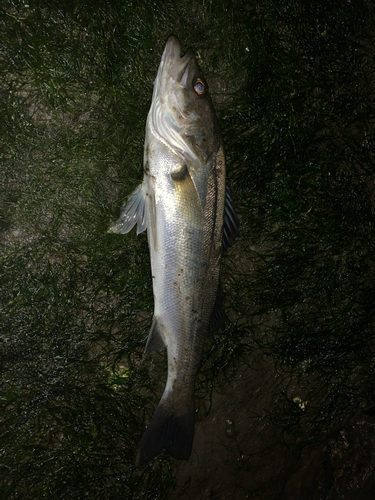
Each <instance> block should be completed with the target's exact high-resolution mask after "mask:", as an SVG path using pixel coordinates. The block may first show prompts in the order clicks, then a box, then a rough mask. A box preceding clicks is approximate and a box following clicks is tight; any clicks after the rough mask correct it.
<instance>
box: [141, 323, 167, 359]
mask: <svg viewBox="0 0 375 500" xmlns="http://www.w3.org/2000/svg"><path fill="white" fill-rule="evenodd" d="M158 320H159V318H158V317H157V316H154V317H153V319H152V325H151V328H150V333H149V334H148V339H147V343H146V347H145V352H144V354H143V357H144V358H145V357H146V356H147V354H148V353H149V352H151V351H162V350H163V349H165V347H166V346H165V342H164V339H163V337H162V335H161V333H160V328H159V325H158Z"/></svg>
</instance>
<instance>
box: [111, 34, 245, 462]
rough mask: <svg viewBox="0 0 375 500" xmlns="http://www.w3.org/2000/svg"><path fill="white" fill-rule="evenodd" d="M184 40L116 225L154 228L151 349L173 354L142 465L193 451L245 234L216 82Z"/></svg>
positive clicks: (158, 92) (153, 111)
mask: <svg viewBox="0 0 375 500" xmlns="http://www.w3.org/2000/svg"><path fill="white" fill-rule="evenodd" d="M180 49H181V47H180V42H179V40H178V39H177V38H176V37H174V36H171V37H170V38H169V39H168V41H167V43H166V46H165V49H164V52H163V55H162V59H161V62H160V66H159V69H158V74H157V78H156V80H155V84H154V92H153V98H152V103H151V107H150V111H149V114H148V118H147V124H146V138H145V148H144V178H143V182H142V184H141V185H140V186H138V188H137V189H136V190H135V191H134V192H133V193H132V194H131V195H130V197H129V199H128V200H127V203H126V204H125V206H124V208H123V211H122V214H121V216H120V218H119V220H118V221H117V222H116V223H114V224H113V225H112V227H111V229H110V231H112V232H117V233H123V234H125V233H127V232H129V231H130V230H131V229H132V227H134V225H135V224H137V232H138V233H140V232H142V231H144V230H145V229H147V237H148V244H149V250H150V258H151V272H152V281H153V291H154V316H153V321H152V326H151V329H150V333H149V337H148V340H147V344H146V349H145V355H147V354H148V353H149V352H150V351H151V350H162V349H164V348H166V349H167V355H168V376H167V383H166V386H165V390H164V393H163V395H162V398H161V400H160V402H159V404H158V407H157V408H156V411H155V413H154V415H153V417H152V418H151V420H150V422H149V424H148V426H147V428H146V430H145V433H144V434H143V437H142V439H141V442H140V446H139V449H138V452H137V456H136V464H137V465H142V464H145V463H147V462H148V461H149V460H151V459H152V458H154V457H155V456H156V455H158V454H159V453H160V452H161V451H162V450H163V449H166V450H167V451H168V452H169V453H170V454H171V455H172V456H173V457H174V458H177V459H180V460H182V459H185V460H187V459H188V458H189V457H190V454H191V449H192V444H193V438H194V412H195V410H194V384H195V378H196V375H197V372H198V369H199V365H200V362H201V358H202V352H203V345H204V341H205V339H206V337H207V333H208V332H209V331H212V330H215V329H216V328H217V327H218V326H220V324H221V322H222V319H223V317H224V309H223V305H224V301H223V295H222V292H221V287H220V284H219V268H220V259H221V256H222V253H223V248H226V247H227V246H228V245H229V244H230V243H231V242H232V241H233V240H234V238H236V237H237V236H238V235H239V230H238V226H239V223H238V219H237V216H236V214H235V212H234V204H233V202H232V200H231V198H230V196H229V192H228V191H227V190H226V187H225V158H224V149H223V144H222V138H221V134H220V129H219V126H218V122H217V119H216V116H215V111H214V108H213V105H212V101H211V98H210V95H209V92H208V87H207V84H206V83H205V80H204V77H203V75H202V72H201V70H200V69H199V67H198V64H197V61H196V59H195V56H194V53H193V51H192V50H191V49H189V51H188V52H187V53H186V54H185V55H184V56H182V57H181V55H180ZM224 223H225V226H226V227H225V228H224V237H223V224H224ZM223 238H224V240H223Z"/></svg>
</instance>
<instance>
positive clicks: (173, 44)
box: [161, 35, 194, 88]
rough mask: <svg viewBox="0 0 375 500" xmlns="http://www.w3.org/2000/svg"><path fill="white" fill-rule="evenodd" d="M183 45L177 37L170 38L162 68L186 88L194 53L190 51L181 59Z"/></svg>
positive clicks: (164, 53)
mask: <svg viewBox="0 0 375 500" xmlns="http://www.w3.org/2000/svg"><path fill="white" fill-rule="evenodd" d="M180 53H181V44H180V41H179V39H178V38H177V37H175V36H173V35H172V36H170V37H169V38H168V40H167V44H166V46H165V49H164V52H163V56H162V61H161V66H162V71H163V72H164V71H168V75H169V76H170V77H171V78H173V80H174V81H175V82H177V83H179V84H180V85H181V86H182V87H184V88H186V84H187V79H188V75H189V69H190V63H191V61H192V59H193V57H194V54H193V51H192V50H191V49H189V50H188V51H187V52H186V54H185V55H184V56H183V57H181V56H180Z"/></svg>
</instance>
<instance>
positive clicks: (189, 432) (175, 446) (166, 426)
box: [135, 391, 194, 466]
mask: <svg viewBox="0 0 375 500" xmlns="http://www.w3.org/2000/svg"><path fill="white" fill-rule="evenodd" d="M171 399H172V395H171V393H168V392H167V391H165V392H164V394H163V397H162V399H161V401H160V403H159V405H158V407H157V408H156V411H155V413H154V415H153V417H152V419H151V420H150V423H149V424H148V426H147V428H146V430H145V433H144V434H143V437H142V439H141V443H140V445H139V448H138V451H137V456H136V459H135V463H136V465H137V466H138V465H143V464H146V463H147V462H149V461H150V460H151V459H153V458H154V457H156V455H158V454H159V453H161V451H162V450H163V448H165V449H166V450H167V452H168V453H169V454H170V455H172V457H174V458H177V459H178V460H189V457H190V454H191V448H192V446H193V439H194V396H192V398H191V400H190V401H189V404H188V405H186V406H185V407H184V408H181V406H179V405H176V404H172V403H175V402H174V401H171ZM176 407H177V408H176ZM176 410H177V411H176Z"/></svg>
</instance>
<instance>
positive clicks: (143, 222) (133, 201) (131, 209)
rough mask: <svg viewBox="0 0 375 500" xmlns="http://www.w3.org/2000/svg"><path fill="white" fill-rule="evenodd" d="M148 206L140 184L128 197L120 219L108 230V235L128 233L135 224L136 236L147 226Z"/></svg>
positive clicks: (142, 186) (143, 188)
mask: <svg viewBox="0 0 375 500" xmlns="http://www.w3.org/2000/svg"><path fill="white" fill-rule="evenodd" d="M148 219H149V217H148V205H147V203H146V192H145V187H144V184H143V183H142V184H140V185H139V186H138V187H137V188H136V189H135V190H134V191H133V192H132V194H131V195H130V196H129V198H128V200H127V203H126V204H124V207H123V209H122V212H121V216H120V218H119V219H118V220H117V221H116V222H115V223H114V224H112V226H111V227H110V228H109V230H108V232H109V233H121V234H126V233H128V232H129V231H130V230H131V229H132V228H133V227H134V226H135V225H136V224H137V234H139V233H142V232H143V231H144V230H145V229H146V228H147V226H148V223H149V220H148Z"/></svg>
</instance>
